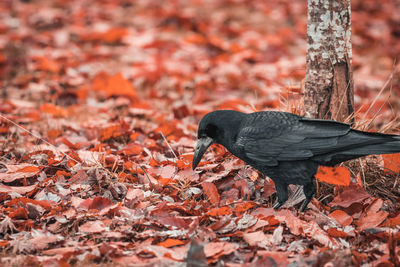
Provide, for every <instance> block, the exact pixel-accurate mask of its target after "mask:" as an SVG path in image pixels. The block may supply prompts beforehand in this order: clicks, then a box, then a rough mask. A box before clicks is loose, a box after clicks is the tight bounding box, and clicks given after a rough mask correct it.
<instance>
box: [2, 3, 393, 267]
mask: <svg viewBox="0 0 400 267" xmlns="http://www.w3.org/2000/svg"><path fill="white" fill-rule="evenodd" d="M399 10H400V4H399V2H398V1H388V0H385V1H376V0H365V1H362V0H353V1H352V31H353V33H352V43H353V67H354V84H355V109H356V113H355V118H356V123H355V125H354V126H355V127H356V128H358V129H362V130H368V131H380V132H387V133H395V134H399V133H400V131H399V126H400V119H399V114H400V67H399V66H400V64H399V55H400V15H399ZM306 28H307V6H306V1H300V0H295V1H288V0H287V1H285V0H282V1H262V0H252V1H244V0H243V1H241V0H213V1H211V0H209V1H207V0H190V1H189V0H181V1H179V0H174V1H153V0H147V1H129V0H97V1H93V0H31V1H29V0H25V1H23V0H20V1H16V0H15V1H13V0H5V1H0V86H1V97H0V146H1V150H0V156H1V159H0V203H1V205H0V258H1V260H0V265H2V266H83V265H85V266H97V265H100V266H108V265H113V266H125V265H130V266H186V264H187V262H189V263H191V264H193V265H192V266H206V265H205V264H206V262H207V264H209V265H214V266H257V265H258V266H287V265H289V264H292V265H291V266H310V265H314V266H323V265H325V264H328V263H329V264H332V265H327V266H348V265H368V264H371V265H374V266H395V265H397V266H399V264H400V263H399V256H400V250H399V248H398V245H399V241H400V232H399V228H400V211H399V208H400V204H399V200H400V183H399V173H400V169H399V167H400V166H399V165H400V156H399V155H400V154H395V155H391V156H387V155H385V156H369V157H367V158H364V159H361V160H354V161H351V162H349V163H346V164H344V165H342V166H340V167H338V168H337V169H336V175H335V172H333V174H329V172H328V174H327V176H325V177H322V176H321V178H320V179H319V180H317V185H318V192H317V195H316V197H315V198H314V199H313V201H312V203H311V204H310V205H309V209H308V210H307V211H306V212H304V213H299V212H297V210H296V208H294V207H285V208H282V209H280V210H279V211H274V210H273V209H272V208H271V206H272V204H273V203H274V201H275V200H276V196H275V190H274V187H273V182H272V181H271V180H270V179H268V178H265V177H263V175H262V174H260V173H259V172H257V171H255V170H254V169H252V168H250V167H248V166H245V165H244V164H243V162H241V161H240V160H238V159H236V158H235V157H233V156H232V155H230V154H229V153H228V152H227V151H226V150H225V149H224V148H223V147H220V146H213V147H212V149H210V150H209V151H208V152H207V154H206V155H205V157H204V160H203V161H202V162H201V163H200V167H199V168H197V170H196V171H192V168H191V161H192V158H193V147H194V145H195V142H196V131H197V125H198V122H199V120H200V119H201V117H202V116H203V115H204V114H206V113H207V112H210V111H212V110H215V109H235V110H240V111H243V112H253V111H259V110H281V111H289V112H293V113H300V114H301V112H302V102H301V94H302V90H303V83H304V77H305V61H306V57H305V52H306ZM322 181H325V182H328V183H329V184H328V183H325V182H322ZM332 184H333V185H332ZM189 248H190V250H189Z"/></svg>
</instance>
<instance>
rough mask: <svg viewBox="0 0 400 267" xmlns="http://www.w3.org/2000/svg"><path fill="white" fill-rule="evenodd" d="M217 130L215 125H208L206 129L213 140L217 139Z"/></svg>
mask: <svg viewBox="0 0 400 267" xmlns="http://www.w3.org/2000/svg"><path fill="white" fill-rule="evenodd" d="M217 130H218V128H217V126H215V125H214V124H208V125H207V127H206V134H207V136H209V137H211V138H215V137H216V136H217Z"/></svg>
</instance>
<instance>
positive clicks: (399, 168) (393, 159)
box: [382, 153, 400, 173]
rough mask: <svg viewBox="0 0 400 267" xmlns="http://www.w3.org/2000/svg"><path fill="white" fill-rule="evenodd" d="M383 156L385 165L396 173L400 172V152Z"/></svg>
mask: <svg viewBox="0 0 400 267" xmlns="http://www.w3.org/2000/svg"><path fill="white" fill-rule="evenodd" d="M382 158H383V164H384V165H383V166H384V167H385V168H386V169H388V170H391V171H393V172H394V173H399V172H400V153H397V154H385V155H382Z"/></svg>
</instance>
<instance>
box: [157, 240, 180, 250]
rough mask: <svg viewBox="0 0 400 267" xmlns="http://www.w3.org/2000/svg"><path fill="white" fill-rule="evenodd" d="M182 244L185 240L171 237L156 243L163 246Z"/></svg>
mask: <svg viewBox="0 0 400 267" xmlns="http://www.w3.org/2000/svg"><path fill="white" fill-rule="evenodd" d="M184 244H185V242H183V241H181V240H179V239H172V238H168V239H167V240H165V241H163V242H160V243H158V245H159V246H163V247H165V248H170V247H174V246H180V245H184Z"/></svg>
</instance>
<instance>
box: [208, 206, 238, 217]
mask: <svg viewBox="0 0 400 267" xmlns="http://www.w3.org/2000/svg"><path fill="white" fill-rule="evenodd" d="M231 213H232V210H231V208H230V207H221V208H214V209H212V210H210V211H209V212H207V215H209V216H223V215H228V214H231Z"/></svg>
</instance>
